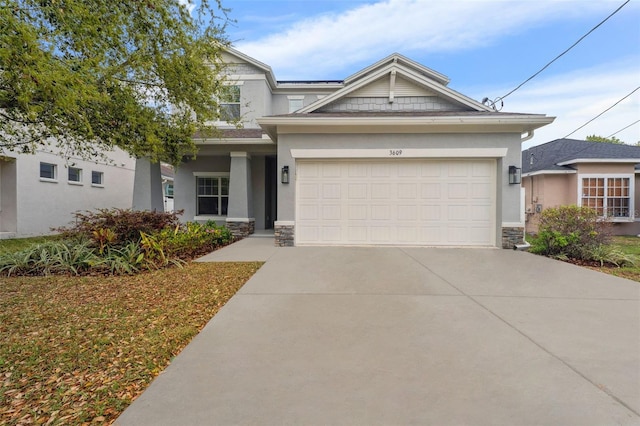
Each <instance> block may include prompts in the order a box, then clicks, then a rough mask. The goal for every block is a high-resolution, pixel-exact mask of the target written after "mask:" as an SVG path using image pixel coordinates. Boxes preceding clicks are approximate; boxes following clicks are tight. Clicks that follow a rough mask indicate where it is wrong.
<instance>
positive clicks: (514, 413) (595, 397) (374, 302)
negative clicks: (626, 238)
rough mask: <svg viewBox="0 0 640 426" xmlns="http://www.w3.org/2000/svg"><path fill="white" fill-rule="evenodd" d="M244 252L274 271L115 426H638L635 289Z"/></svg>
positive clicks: (443, 261) (470, 260)
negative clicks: (261, 259)
mask: <svg viewBox="0 0 640 426" xmlns="http://www.w3.org/2000/svg"><path fill="white" fill-rule="evenodd" d="M271 241H272V240H271ZM240 243H243V244H242V247H244V249H246V250H255V252H256V253H257V252H260V247H262V249H263V251H262V253H263V255H262V256H263V258H266V259H268V261H267V263H266V264H265V265H264V266H263V267H262V268H261V269H260V270H259V271H258V272H257V273H256V275H254V277H253V278H252V279H251V280H250V281H249V282H248V283H247V284H246V285H245V286H244V287H243V288H242V289H241V290H240V291H239V292H238V294H236V296H234V297H233V298H232V299H231V300H230V301H229V303H228V304H227V305H226V306H225V307H224V308H223V309H222V310H221V311H220V312H219V313H218V315H217V316H216V317H215V318H214V319H213V320H212V321H211V322H210V323H209V324H208V325H207V326H206V327H205V329H204V330H203V331H202V332H201V333H200V334H199V335H198V336H197V337H196V338H195V339H194V340H193V342H192V343H191V344H190V345H189V346H188V347H187V348H186V349H185V350H184V351H183V352H182V353H181V354H180V355H179V356H178V357H177V358H176V359H175V360H174V361H173V363H172V364H171V365H170V366H169V368H167V370H166V371H165V372H164V373H162V374H161V375H160V376H159V377H158V378H157V379H156V380H155V381H154V382H153V383H152V384H151V386H150V387H149V388H148V390H147V391H146V392H145V393H144V394H143V395H142V396H141V397H140V398H138V399H137V400H136V401H135V402H134V403H133V404H132V405H131V406H130V407H129V409H127V410H126V411H125V412H124V413H123V415H122V416H121V417H120V418H119V419H118V421H117V422H116V424H118V425H239V424H242V425H249V424H251V425H276V424H291V425H326V424H343V425H406V424H421V425H424V424H427V425H461V424H473V425H632V424H633V425H639V424H640V414H639V413H640V285H639V284H638V283H636V282H633V281H629V280H623V279H619V278H615V277H612V276H609V275H604V274H601V273H598V272H594V271H590V270H587V269H583V268H579V267H576V266H572V265H569V264H565V263H561V262H558V261H554V260H550V259H546V258H542V257H538V256H535V255H531V254H528V253H524V252H516V251H510V250H497V249H496V250H491V249H435V248H311V247H301V248H268V247H267V246H266V245H264V246H263V245H262V243H263V241H262V242H261V240H259V239H255V238H252V239H246V240H243V241H241V242H240ZM240 243H237V244H238V245H237V246H236V245H235V244H234V245H232V246H230V247H228V248H225V249H223V250H221V251H220V252H219V253H218V255H217V256H216V257H217V258H218V259H225V258H226V259H230V258H233V257H234V256H232V255H231V253H232V252H233V251H234V250H236V249H237V248H238V247H240ZM234 246H236V247H235V248H234ZM225 251H226V252H225ZM254 256H255V255H254ZM251 260H255V258H252V259H251Z"/></svg>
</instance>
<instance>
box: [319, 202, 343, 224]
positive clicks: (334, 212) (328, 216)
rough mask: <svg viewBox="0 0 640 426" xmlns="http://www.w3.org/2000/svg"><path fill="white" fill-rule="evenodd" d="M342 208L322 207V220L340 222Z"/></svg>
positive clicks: (334, 206)
mask: <svg viewBox="0 0 640 426" xmlns="http://www.w3.org/2000/svg"><path fill="white" fill-rule="evenodd" d="M341 210H342V207H341V206H340V205H333V206H332V205H325V206H322V220H323V221H327V220H338V221H339V220H340V218H341V217H342V212H341Z"/></svg>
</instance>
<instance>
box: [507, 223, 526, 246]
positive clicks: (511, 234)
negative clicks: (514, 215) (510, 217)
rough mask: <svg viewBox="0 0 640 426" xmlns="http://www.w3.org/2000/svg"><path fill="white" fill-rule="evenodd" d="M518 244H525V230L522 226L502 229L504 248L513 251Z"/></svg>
mask: <svg viewBox="0 0 640 426" xmlns="http://www.w3.org/2000/svg"><path fill="white" fill-rule="evenodd" d="M517 244H524V228H523V227H521V226H515V227H503V228H502V248H504V249H513V248H515V246H516V245H517Z"/></svg>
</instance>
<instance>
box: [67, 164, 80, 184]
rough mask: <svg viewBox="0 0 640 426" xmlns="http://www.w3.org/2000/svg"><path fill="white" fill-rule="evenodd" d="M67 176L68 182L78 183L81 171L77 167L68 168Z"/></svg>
mask: <svg viewBox="0 0 640 426" xmlns="http://www.w3.org/2000/svg"><path fill="white" fill-rule="evenodd" d="M67 176H68V179H69V182H72V183H80V182H82V169H79V168H77V167H69V169H68V172H67Z"/></svg>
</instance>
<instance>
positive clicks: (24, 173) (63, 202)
mask: <svg viewBox="0 0 640 426" xmlns="http://www.w3.org/2000/svg"><path fill="white" fill-rule="evenodd" d="M108 157H109V160H110V161H102V160H97V161H84V160H81V159H73V158H72V159H68V160H67V159H65V158H63V157H61V156H59V155H57V154H55V153H53V152H49V151H46V150H40V151H38V152H37V153H36V154H33V155H30V154H15V153H9V152H8V153H1V152H0V238H12V237H28V236H35V235H45V234H50V233H51V232H52V231H51V228H57V227H61V226H66V225H69V223H71V222H72V221H73V213H74V212H76V211H82V210H94V209H99V208H114V207H118V208H131V202H132V197H133V182H134V174H135V170H134V169H135V160H134V159H132V158H131V157H130V156H129V155H128V154H126V153H125V152H123V151H120V150H118V151H114V152H110V153H108Z"/></svg>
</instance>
